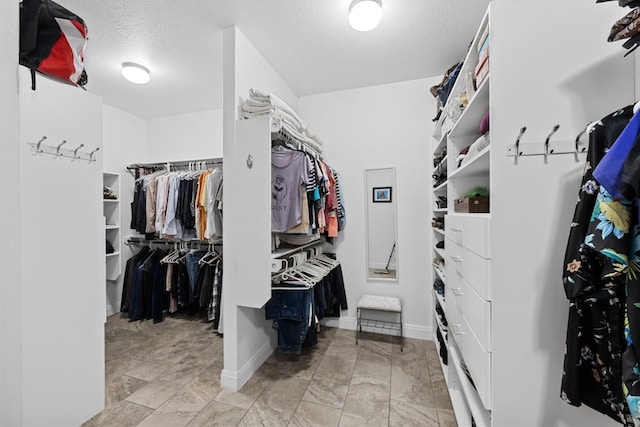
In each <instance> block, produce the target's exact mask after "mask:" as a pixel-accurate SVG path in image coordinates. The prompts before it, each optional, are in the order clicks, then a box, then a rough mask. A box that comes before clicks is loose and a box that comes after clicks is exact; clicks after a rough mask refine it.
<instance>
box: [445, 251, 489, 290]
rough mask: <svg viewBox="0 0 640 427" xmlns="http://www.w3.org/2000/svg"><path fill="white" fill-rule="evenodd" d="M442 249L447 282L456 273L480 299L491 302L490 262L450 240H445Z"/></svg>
mask: <svg viewBox="0 0 640 427" xmlns="http://www.w3.org/2000/svg"><path fill="white" fill-rule="evenodd" d="M444 248H445V254H446V258H445V267H446V271H447V280H449V277H448V276H449V275H450V274H451V273H452V272H456V273H458V274H459V275H460V276H462V277H463V278H464V279H465V280H466V281H467V282H468V283H469V284H470V285H471V286H472V287H473V289H475V291H476V292H477V293H478V294H479V295H480V297H482V299H485V300H487V301H491V260H488V259H485V258H482V257H481V256H479V255H477V254H475V253H474V252H471V251H470V250H469V249H466V248H464V247H462V246H460V245H457V244H456V243H454V242H453V241H452V240H447V241H446V242H445V246H444Z"/></svg>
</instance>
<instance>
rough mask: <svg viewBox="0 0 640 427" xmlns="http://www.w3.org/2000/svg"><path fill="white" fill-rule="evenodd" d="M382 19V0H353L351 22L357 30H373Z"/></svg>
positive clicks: (350, 9) (350, 14)
mask: <svg viewBox="0 0 640 427" xmlns="http://www.w3.org/2000/svg"><path fill="white" fill-rule="evenodd" d="M380 19H382V1H381V0H353V1H352V2H351V6H349V24H351V26H352V27H353V29H354V30H357V31H369V30H373V29H374V28H375V27H377V26H378V24H379V23H380Z"/></svg>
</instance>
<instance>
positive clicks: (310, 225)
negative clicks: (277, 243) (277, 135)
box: [271, 140, 346, 245]
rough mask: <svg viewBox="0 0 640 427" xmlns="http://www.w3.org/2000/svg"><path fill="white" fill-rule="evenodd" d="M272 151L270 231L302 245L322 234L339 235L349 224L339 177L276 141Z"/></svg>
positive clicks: (335, 172) (318, 163) (314, 158)
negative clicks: (347, 223)
mask: <svg viewBox="0 0 640 427" xmlns="http://www.w3.org/2000/svg"><path fill="white" fill-rule="evenodd" d="M274 144H275V145H274V147H273V148H272V150H271V231H272V232H274V233H278V237H279V239H280V240H281V241H284V242H286V243H290V244H294V245H299V244H305V243H308V242H309V241H312V240H314V239H317V238H318V237H319V235H323V236H325V237H326V238H328V239H331V238H335V237H337V236H338V232H339V231H342V230H343V229H344V227H345V225H346V212H345V208H344V202H343V196H342V191H341V184H340V176H339V174H338V173H337V171H336V170H335V169H333V168H332V167H330V166H329V165H328V164H327V163H325V162H323V161H322V160H320V159H317V158H316V157H314V156H313V155H311V154H309V153H308V152H305V151H300V150H295V149H291V148H288V147H285V146H284V145H283V143H282V142H279V141H277V140H276V141H274Z"/></svg>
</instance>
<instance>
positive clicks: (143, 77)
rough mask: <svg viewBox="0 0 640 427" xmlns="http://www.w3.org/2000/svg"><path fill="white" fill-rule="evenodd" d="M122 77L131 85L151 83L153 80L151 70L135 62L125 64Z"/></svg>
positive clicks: (123, 64)
mask: <svg viewBox="0 0 640 427" xmlns="http://www.w3.org/2000/svg"><path fill="white" fill-rule="evenodd" d="M122 75H123V76H124V78H125V79H127V80H129V81H130V82H131V83H135V84H139V85H143V84H145V83H149V80H151V74H150V73H149V69H148V68H147V67H145V66H143V65H140V64H136V63H135V62H123V63H122Z"/></svg>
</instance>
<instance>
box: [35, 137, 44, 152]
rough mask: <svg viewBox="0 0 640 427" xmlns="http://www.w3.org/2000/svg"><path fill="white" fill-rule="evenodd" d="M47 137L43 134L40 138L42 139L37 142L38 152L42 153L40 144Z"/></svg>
mask: <svg viewBox="0 0 640 427" xmlns="http://www.w3.org/2000/svg"><path fill="white" fill-rule="evenodd" d="M45 139H47V137H46V136H43V137H42V138H40V141H38V143H37V144H36V153H42V150H41V149H40V144H42V142H43V141H44V140H45Z"/></svg>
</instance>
